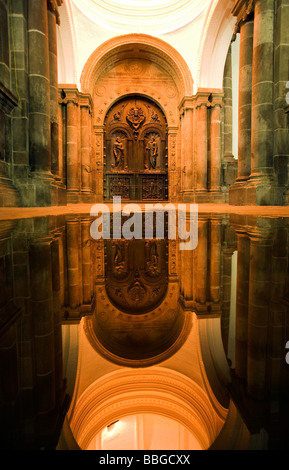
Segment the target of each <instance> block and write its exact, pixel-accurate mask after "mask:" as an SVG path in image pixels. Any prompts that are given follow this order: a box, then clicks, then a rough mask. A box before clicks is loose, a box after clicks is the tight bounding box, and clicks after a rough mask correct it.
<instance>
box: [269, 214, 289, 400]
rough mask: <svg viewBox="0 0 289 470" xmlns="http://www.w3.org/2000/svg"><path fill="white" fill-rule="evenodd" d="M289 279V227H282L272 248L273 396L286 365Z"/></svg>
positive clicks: (271, 384)
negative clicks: (286, 302) (288, 287)
mask: <svg viewBox="0 0 289 470" xmlns="http://www.w3.org/2000/svg"><path fill="white" fill-rule="evenodd" d="M281 224H282V222H280V225H281ZM287 277H288V227H286V226H280V227H278V228H277V230H276V232H275V233H274V242H273V247H272V277H271V303H270V315H269V342H270V345H271V348H270V359H269V361H270V362H269V365H268V366H269V369H270V390H271V393H272V394H274V393H275V394H277V393H278V392H279V389H280V384H281V383H282V380H283V379H282V366H284V365H285V361H284V343H285V341H284V331H286V322H287V320H286V318H287V316H288V307H287V305H286V304H285V302H284V292H286V287H287V286H286V281H287ZM286 341H287V338H286ZM286 365H287V364H286ZM287 367H288V366H287ZM287 375H288V374H287ZM283 377H284V376H283ZM288 378H289V377H288Z"/></svg>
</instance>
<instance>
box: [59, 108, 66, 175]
mask: <svg viewBox="0 0 289 470" xmlns="http://www.w3.org/2000/svg"><path fill="white" fill-rule="evenodd" d="M64 129H65V130H66V125H65V123H64V106H63V104H62V102H59V103H58V139H59V142H58V175H59V179H60V181H61V182H62V183H64V181H65V175H64Z"/></svg>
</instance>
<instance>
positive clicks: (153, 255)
mask: <svg viewBox="0 0 289 470" xmlns="http://www.w3.org/2000/svg"><path fill="white" fill-rule="evenodd" d="M146 248H147V250H148V258H147V260H146V272H147V273H148V274H149V275H150V276H151V277H156V276H158V275H159V274H160V270H159V253H158V247H157V244H156V243H155V242H153V243H150V242H146Z"/></svg>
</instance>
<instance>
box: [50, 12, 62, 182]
mask: <svg viewBox="0 0 289 470" xmlns="http://www.w3.org/2000/svg"><path fill="white" fill-rule="evenodd" d="M48 6H49V8H48V12H47V17H48V38H49V72H50V74H49V78H50V131H51V171H52V173H53V174H54V175H55V177H56V178H57V179H59V167H58V75H57V36H56V12H55V11H53V10H52V6H51V3H48Z"/></svg>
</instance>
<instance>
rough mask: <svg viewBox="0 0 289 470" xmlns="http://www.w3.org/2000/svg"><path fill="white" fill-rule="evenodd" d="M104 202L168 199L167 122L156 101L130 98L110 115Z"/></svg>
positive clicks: (106, 120) (106, 125)
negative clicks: (119, 197) (119, 198)
mask: <svg viewBox="0 0 289 470" xmlns="http://www.w3.org/2000/svg"><path fill="white" fill-rule="evenodd" d="M104 147H105V151H104V199H105V200H112V198H113V196H121V197H122V199H124V200H135V201H162V200H167V193H168V168H167V122H166V119H165V116H164V114H163V113H162V111H161V110H160V108H158V106H157V105H156V104H155V103H153V102H152V101H150V100H148V99H145V98H142V97H137V96H134V97H129V98H125V99H122V100H120V101H118V102H117V103H116V104H115V105H114V106H113V107H112V108H111V109H110V110H109V112H108V113H107V116H106V119H105V134H104Z"/></svg>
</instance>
